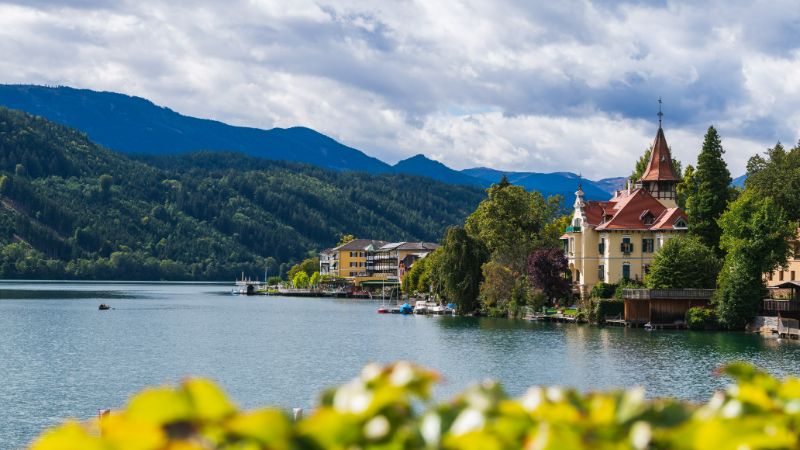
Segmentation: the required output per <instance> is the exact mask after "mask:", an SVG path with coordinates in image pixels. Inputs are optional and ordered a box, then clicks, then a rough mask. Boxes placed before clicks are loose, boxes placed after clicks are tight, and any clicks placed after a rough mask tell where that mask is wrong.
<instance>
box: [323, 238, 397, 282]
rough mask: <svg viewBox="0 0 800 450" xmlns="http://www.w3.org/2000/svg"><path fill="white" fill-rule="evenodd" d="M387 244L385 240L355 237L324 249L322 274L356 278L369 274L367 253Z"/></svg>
mask: <svg viewBox="0 0 800 450" xmlns="http://www.w3.org/2000/svg"><path fill="white" fill-rule="evenodd" d="M384 245H386V242H385V241H376V240H373V239H353V240H352V241H350V242H348V243H346V244H342V245H340V246H338V247H334V248H331V249H327V250H324V251H322V252H321V253H320V254H319V256H320V258H319V266H320V267H319V273H320V275H332V276H335V277H341V278H349V279H353V280H354V279H355V278H356V277H365V276H367V254H368V253H371V252H374V251H375V249H377V248H380V247H382V246H384Z"/></svg>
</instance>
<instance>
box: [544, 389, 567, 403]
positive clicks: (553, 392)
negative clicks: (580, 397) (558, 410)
mask: <svg viewBox="0 0 800 450" xmlns="http://www.w3.org/2000/svg"><path fill="white" fill-rule="evenodd" d="M546 395H547V399H548V400H550V401H551V402H553V403H557V402H560V401H561V400H564V391H563V390H562V389H561V388H559V387H554V386H550V387H548V388H547V393H546Z"/></svg>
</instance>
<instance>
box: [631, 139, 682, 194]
mask: <svg viewBox="0 0 800 450" xmlns="http://www.w3.org/2000/svg"><path fill="white" fill-rule="evenodd" d="M639 181H679V179H678V176H677V175H676V174H675V169H674V168H673V167H672V155H670V153H669V147H668V146H667V138H665V137H664V130H662V129H661V127H658V133H656V140H655V141H654V142H653V151H652V152H651V153H650V161H649V162H648V163H647V169H646V170H645V171H644V173H643V174H642V178H640V180H639Z"/></svg>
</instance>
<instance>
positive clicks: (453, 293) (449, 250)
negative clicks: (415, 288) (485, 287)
mask: <svg viewBox="0 0 800 450" xmlns="http://www.w3.org/2000/svg"><path fill="white" fill-rule="evenodd" d="M488 256H489V255H488V251H487V250H486V247H485V246H484V245H483V244H482V243H481V242H480V241H478V240H476V239H473V238H472V237H471V236H470V235H469V234H467V232H466V230H465V229H464V228H461V227H451V228H449V229H448V230H447V233H446V234H445V237H444V241H443V243H442V246H441V254H440V255H439V257H438V258H439V260H438V264H437V265H438V272H439V274H438V275H439V276H440V277H441V282H442V285H443V286H442V287H443V292H444V294H445V297H446V298H447V300H448V301H450V302H453V303H455V304H456V310H457V311H458V313H459V314H467V313H471V312H473V311H475V310H477V309H478V307H479V303H478V292H479V287H480V283H481V277H482V274H481V267H482V266H483V264H484V263H485V262H486V261H487V260H488Z"/></svg>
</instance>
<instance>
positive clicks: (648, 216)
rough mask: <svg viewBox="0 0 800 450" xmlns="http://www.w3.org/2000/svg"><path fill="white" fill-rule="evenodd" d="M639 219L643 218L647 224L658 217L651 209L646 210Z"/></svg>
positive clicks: (653, 221)
mask: <svg viewBox="0 0 800 450" xmlns="http://www.w3.org/2000/svg"><path fill="white" fill-rule="evenodd" d="M639 220H641V221H642V223H643V224H645V225H652V224H654V223H655V222H656V218H655V217H654V216H653V214H652V213H651V212H650V210H649V209H646V210H644V212H643V213H642V214H641V215H640V216H639Z"/></svg>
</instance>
